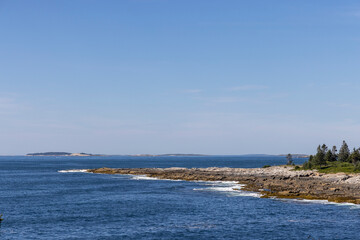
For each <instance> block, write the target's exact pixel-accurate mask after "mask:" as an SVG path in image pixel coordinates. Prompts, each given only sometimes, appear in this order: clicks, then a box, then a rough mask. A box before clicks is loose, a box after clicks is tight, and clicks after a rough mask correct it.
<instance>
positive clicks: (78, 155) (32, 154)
mask: <svg viewBox="0 0 360 240" xmlns="http://www.w3.org/2000/svg"><path fill="white" fill-rule="evenodd" d="M26 156H70V157H90V156H104V155H102V154H91V153H69V152H43V153H28V154H26Z"/></svg>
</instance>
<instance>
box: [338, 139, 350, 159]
mask: <svg viewBox="0 0 360 240" xmlns="http://www.w3.org/2000/svg"><path fill="white" fill-rule="evenodd" d="M349 156H350V150H349V146H348V145H347V144H346V142H345V141H343V144H342V146H341V148H340V151H339V155H338V160H339V161H340V162H346V161H348V158H349Z"/></svg>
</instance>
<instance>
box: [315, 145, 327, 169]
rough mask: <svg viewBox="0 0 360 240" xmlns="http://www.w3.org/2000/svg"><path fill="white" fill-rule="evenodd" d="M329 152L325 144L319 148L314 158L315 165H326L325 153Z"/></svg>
mask: <svg viewBox="0 0 360 240" xmlns="http://www.w3.org/2000/svg"><path fill="white" fill-rule="evenodd" d="M326 151H327V147H326V145H325V144H323V145H322V146H320V145H319V146H318V148H317V153H316V155H315V156H314V164H315V165H320V166H321V165H324V164H326V162H325V153H326Z"/></svg>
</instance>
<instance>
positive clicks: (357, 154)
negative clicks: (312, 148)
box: [303, 141, 360, 169]
mask: <svg viewBox="0 0 360 240" xmlns="http://www.w3.org/2000/svg"><path fill="white" fill-rule="evenodd" d="M330 162H347V163H352V164H353V165H354V167H355V168H359V169H360V148H354V149H353V150H352V151H350V149H349V146H348V145H347V143H346V142H345V141H343V143H342V145H341V147H340V150H339V152H338V151H337V148H336V146H333V147H332V148H331V149H329V148H328V147H327V146H326V145H325V144H323V145H319V146H318V147H317V151H316V154H315V155H310V157H309V160H308V161H306V162H305V163H304V164H303V168H304V169H312V168H316V167H323V166H326V165H327V164H328V163H330Z"/></svg>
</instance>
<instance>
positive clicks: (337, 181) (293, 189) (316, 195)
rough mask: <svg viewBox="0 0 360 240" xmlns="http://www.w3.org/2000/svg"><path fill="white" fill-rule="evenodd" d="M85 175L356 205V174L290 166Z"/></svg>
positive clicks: (359, 193) (359, 186)
mask: <svg viewBox="0 0 360 240" xmlns="http://www.w3.org/2000/svg"><path fill="white" fill-rule="evenodd" d="M87 172H91V173H99V174H131V175H145V176H147V177H152V178H157V179H169V180H185V181H236V182H238V183H239V184H242V185H244V187H242V188H241V190H244V191H250V192H258V193H260V194H261V195H262V196H261V197H262V198H269V197H277V198H289V199H309V200H328V201H329V202H336V203H343V202H348V203H354V204H360V174H345V173H336V174H323V173H318V172H317V171H315V170H306V171H304V170H301V171H293V167H291V166H273V167H269V168H218V167H211V168H191V169H189V168H178V167H174V168H98V169H88V170H87Z"/></svg>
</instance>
